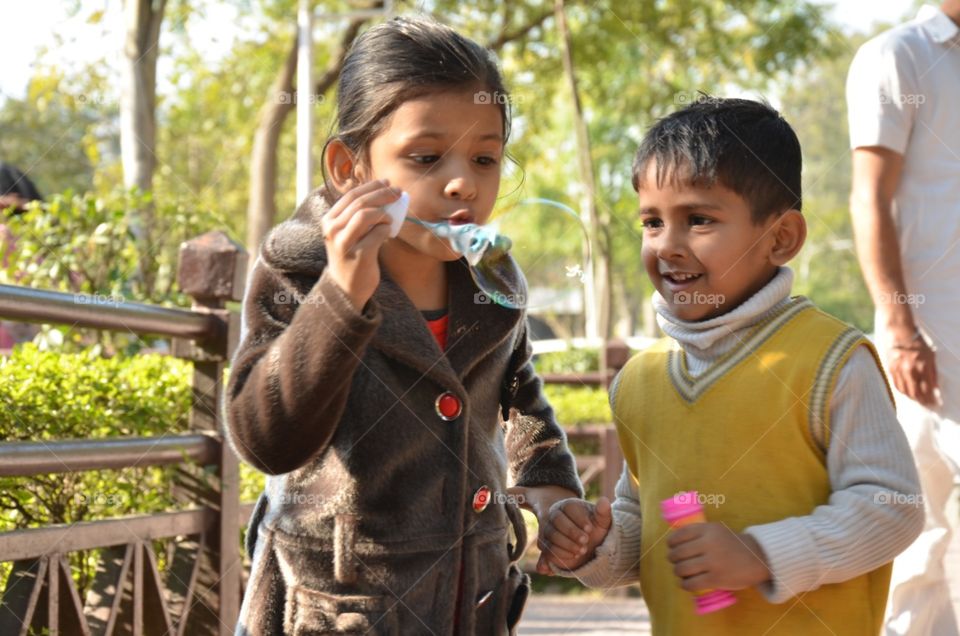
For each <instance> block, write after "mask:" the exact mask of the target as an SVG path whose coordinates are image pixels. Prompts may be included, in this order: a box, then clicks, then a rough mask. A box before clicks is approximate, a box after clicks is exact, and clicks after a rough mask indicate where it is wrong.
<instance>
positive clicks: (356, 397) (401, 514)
mask: <svg viewBox="0 0 960 636" xmlns="http://www.w3.org/2000/svg"><path fill="white" fill-rule="evenodd" d="M326 207H327V201H326V199H325V198H324V195H323V193H322V192H320V191H318V192H317V193H314V194H313V195H311V197H310V198H309V199H308V201H307V202H306V203H305V204H304V205H303V206H301V208H300V209H299V210H298V212H297V214H296V215H295V216H294V218H293V219H291V220H289V221H287V222H285V223H282V224H280V225H279V226H277V227H276V228H275V229H274V230H273V231H272V232H271V233H270V234H269V235H268V237H267V239H266V240H265V242H264V245H263V249H262V251H261V258H260V259H259V260H258V262H257V264H256V265H255V267H254V270H253V273H252V276H251V283H250V288H249V290H248V293H247V297H246V300H245V302H244V312H245V315H244V317H245V332H246V334H245V337H244V338H243V341H242V343H241V345H240V348H239V350H238V351H237V354H236V356H235V358H234V360H233V367H232V372H231V377H230V383H229V386H228V387H227V399H226V409H227V433H228V438H229V440H230V442H231V444H232V446H233V448H234V449H235V450H236V452H237V453H238V454H239V456H240V457H242V458H243V459H244V460H246V461H247V462H249V463H250V464H252V465H253V466H254V467H256V468H257V469H259V470H261V471H264V472H266V473H268V474H270V475H272V476H271V477H270V478H269V479H268V484H267V488H266V491H265V493H264V495H263V496H261V498H260V501H259V502H258V505H257V510H256V512H255V513H254V518H253V519H252V520H251V524H250V531H249V535H248V549H249V550H250V551H251V553H252V556H253V567H252V571H251V575H250V580H249V585H248V588H247V593H246V596H245V598H244V602H243V609H242V611H241V617H240V623H239V625H238V626H237V634H240V635H246V636H251V635H257V636H260V635H262V634H297V635H306V634H310V635H313V634H341V633H370V634H430V633H432V634H451V633H454V625H458V629H457V631H458V632H459V633H461V634H483V635H484V636H486V635H489V634H506V633H510V632H512V631H513V627H514V625H515V624H516V621H517V620H518V619H519V614H520V612H521V611H522V608H523V602H524V601H525V599H526V594H527V592H528V591H529V581H528V578H527V577H526V575H524V574H522V573H521V572H520V571H519V570H518V568H517V567H516V564H515V561H516V560H517V559H518V558H519V556H520V552H521V550H522V547H523V546H524V545H525V540H526V533H525V531H524V526H523V521H522V518H521V516H520V513H519V509H518V508H517V506H516V505H514V502H513V501H512V498H510V497H508V496H507V495H506V489H507V486H508V480H509V482H510V484H514V483H515V484H517V485H520V486H539V485H558V486H562V487H565V488H568V489H570V490H573V491H575V492H578V493H579V492H582V488H581V486H580V482H579V479H578V477H577V473H576V471H575V466H574V461H573V457H572V456H571V455H570V453H569V451H568V449H567V445H566V438H565V436H564V434H563V431H562V430H561V429H560V427H559V426H558V425H557V423H556V421H555V419H554V415H553V411H552V410H551V408H550V406H549V405H548V404H547V402H546V400H545V399H544V396H543V392H542V383H541V381H540V379H539V378H538V377H537V375H536V373H535V372H534V369H533V366H532V364H531V360H530V357H531V353H530V346H529V344H528V341H527V335H526V320H525V317H524V314H523V312H521V311H517V310H510V309H505V308H503V307H500V306H497V305H496V304H482V303H480V304H478V303H477V302H476V301H475V297H474V294H475V293H476V292H477V291H478V290H477V288H476V286H475V285H474V283H473V281H472V279H471V277H470V274H469V272H468V270H467V266H466V263H465V262H464V261H463V260H460V261H455V262H451V263H449V264H448V280H449V289H450V292H449V303H448V309H449V320H450V323H449V334H448V346H447V350H446V351H445V352H443V351H441V350H440V348H439V346H438V345H437V343H436V341H435V339H434V338H433V336H432V334H431V333H430V331H429V330H428V328H427V325H426V322H425V321H424V319H423V317H422V315H421V314H420V312H419V311H417V309H416V308H415V307H414V306H413V304H412V303H411V302H410V300H409V299H408V297H407V296H406V294H404V292H403V291H402V290H401V289H400V288H399V287H398V286H397V285H396V284H395V283H393V282H392V281H391V280H390V279H389V277H388V276H386V275H384V276H383V277H382V278H383V280H382V281H381V283H380V285H379V287H378V288H377V290H376V292H375V293H374V296H373V298H372V299H371V301H370V302H369V303H368V304H367V306H366V307H365V308H364V310H363V312H362V313H360V312H357V311H356V310H355V309H354V308H353V306H352V305H351V303H350V301H349V300H348V299H347V297H346V295H345V294H344V292H343V291H342V290H341V289H340V288H339V287H338V286H337V285H336V284H335V283H334V282H333V281H332V280H331V279H330V278H329V276H327V275H324V268H325V265H326V252H325V249H324V242H323V237H322V234H321V232H320V222H319V218H320V215H322V214H323V212H324V211H325V210H326ZM523 285H524V283H523V281H522V279H517V280H516V288H517V292H518V293H522V292H523V291H524V290H523ZM445 392H449V393H452V394H453V395H454V396H456V397H457V399H458V400H459V401H460V403H461V404H462V412H461V414H460V415H459V417H457V418H456V419H454V420H453V421H445V420H444V419H442V418H441V417H440V416H439V415H438V413H437V411H436V407H435V404H436V400H437V398H438V396H440V395H441V394H443V393H445ZM503 415H506V416H507V419H506V421H504V418H503ZM481 486H487V487H488V488H489V490H490V491H491V493H492V498H491V501H490V503H489V505H488V506H487V507H486V509H484V510H483V511H482V512H476V511H475V510H474V506H473V502H474V495H475V492H476V491H477V490H478V489H479V488H480V487H481ZM458 589H461V590H462V591H461V598H460V600H459V603H458V598H457V596H458ZM458 605H459V607H460V611H459V615H458V616H455V614H456V613H457V612H456V608H457V607H458Z"/></svg>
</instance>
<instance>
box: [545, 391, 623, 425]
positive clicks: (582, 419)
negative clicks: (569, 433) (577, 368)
mask: <svg viewBox="0 0 960 636" xmlns="http://www.w3.org/2000/svg"><path fill="white" fill-rule="evenodd" d="M544 393H545V394H546V396H547V400H549V402H550V405H551V406H553V410H554V411H555V412H556V415H557V421H558V422H560V424H561V425H562V426H568V427H569V426H578V425H580V424H603V423H609V422H612V421H613V415H612V414H611V412H610V402H609V400H608V398H607V390H606V389H604V388H602V387H588V386H563V385H550V384H548V385H547V386H546V387H544Z"/></svg>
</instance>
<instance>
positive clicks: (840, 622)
mask: <svg viewBox="0 0 960 636" xmlns="http://www.w3.org/2000/svg"><path fill="white" fill-rule="evenodd" d="M860 345H866V346H867V347H868V348H869V349H870V351H871V352H872V353H873V355H874V357H875V358H876V356H877V354H876V351H875V350H874V348H873V346H872V345H871V344H870V343H869V341H867V340H866V338H864V337H863V335H862V334H861V333H860V332H859V331H857V330H856V329H854V328H852V327H850V326H849V325H847V324H845V323H843V322H841V321H840V320H838V319H836V318H833V317H832V316H829V315H827V314H825V313H823V312H822V311H820V310H819V309H817V308H816V307H815V306H814V305H813V304H812V303H811V302H810V301H809V300H807V299H805V298H802V297H797V298H794V299H792V300H791V301H790V302H789V303H788V304H787V305H786V306H785V307H784V308H783V310H782V311H780V312H778V313H777V314H776V315H774V316H772V317H771V318H769V319H767V320H766V321H764V322H763V323H761V324H759V325H757V326H756V327H755V328H754V329H753V331H752V332H751V333H750V335H748V336H747V337H746V338H744V342H743V343H742V344H741V346H739V347H737V348H735V349H734V350H733V351H731V352H730V353H728V354H727V355H726V356H724V357H723V358H722V359H721V360H719V361H717V362H716V363H715V364H714V365H713V366H712V367H711V368H710V369H708V370H707V371H706V372H704V373H703V374H702V375H700V376H699V377H697V378H696V379H694V378H692V377H690V375H689V374H688V373H687V370H686V364H685V358H684V355H683V351H682V350H681V349H680V347H679V345H677V344H676V343H675V342H674V341H673V340H670V339H664V340H662V341H660V342H659V343H657V344H655V345H654V346H652V347H651V348H649V349H648V350H646V351H644V352H643V353H641V354H639V355H637V356H635V357H634V358H633V359H631V360H630V362H629V363H628V364H627V365H626V367H624V370H623V372H622V376H621V379H620V382H619V385H618V389H617V392H616V395H615V399H614V420H615V421H616V423H617V431H618V434H619V438H620V446H621V448H622V449H623V452H624V456H625V458H626V460H627V464H628V466H629V469H630V472H631V474H632V476H633V478H634V479H635V480H636V481H637V486H638V491H639V493H640V505H641V510H642V515H643V516H642V532H643V534H642V539H641V543H642V546H641V547H642V555H643V556H642V557H641V560H640V581H641V586H642V588H643V595H644V598H645V599H646V602H647V605H648V607H649V609H650V616H651V619H652V624H653V634H654V635H663V636H668V635H669V636H686V635H696V636H700V635H702V634H703V635H713V634H718V635H719V634H738V635H739V634H768V635H773V634H796V635H798V636H801V635H802V636H807V635H810V634H841V633H842V634H845V635H847V636H850V635H855V634H863V635H864V636H866V635H869V636H876V634H878V633H880V626H881V622H882V619H883V611H884V606H885V603H886V597H887V590H888V586H889V580H890V565H889V564H888V565H886V566H883V567H880V568H878V569H876V570H874V571H872V572H869V573H867V574H864V575H862V576H859V577H857V578H855V579H852V580H849V581H846V582H844V583H838V584H831V585H823V586H821V587H820V588H819V589H816V590H813V591H810V592H805V593H802V594H798V595H796V596H794V597H793V598H791V599H790V600H789V601H787V602H786V603H783V604H778V605H774V604H771V603H769V602H767V601H766V600H765V599H764V598H763V596H762V595H761V594H760V593H759V592H758V591H757V590H755V589H746V590H739V591H737V592H735V594H736V596H737V604H736V605H734V606H732V607H729V608H727V609H724V610H721V611H718V612H715V613H712V614H707V615H704V616H698V615H697V614H696V613H695V611H694V602H693V599H692V597H691V595H690V594H689V593H688V592H685V591H684V590H683V589H681V588H680V587H679V584H678V580H677V578H676V576H675V575H674V574H673V571H672V567H671V564H670V563H669V562H668V561H667V545H666V537H667V535H668V534H669V528H668V526H667V524H666V522H664V521H663V518H662V517H661V513H660V501H661V500H663V499H667V498H668V497H671V496H673V495H675V494H676V493H678V492H681V491H686V490H697V491H698V492H699V493H700V495H701V497H702V501H703V502H704V503H705V505H704V511H705V513H706V516H707V520H708V521H718V522H722V523H724V524H726V525H727V526H728V527H729V528H731V529H732V530H734V531H735V532H741V531H743V530H744V529H745V528H747V527H748V526H752V525H758V524H764V523H770V522H774V521H778V520H781V519H785V518H788V517H795V516H804V515H808V514H810V513H811V512H812V511H813V510H814V508H816V507H817V506H818V505H822V504H826V503H827V501H828V499H829V497H830V492H831V491H830V481H829V476H828V474H827V468H826V449H825V448H824V447H823V446H822V445H821V444H820V443H818V442H817V439H821V440H829V431H830V403H829V401H830V396H831V395H832V394H833V389H834V385H835V384H836V379H837V375H838V372H839V370H840V369H841V368H842V367H843V365H844V364H845V363H846V361H847V359H848V358H849V356H850V355H851V354H852V353H853V351H854V350H855V349H856V347H858V346H860ZM877 364H878V365H879V360H878V361H877ZM888 390H889V387H888ZM811 558H815V555H811Z"/></svg>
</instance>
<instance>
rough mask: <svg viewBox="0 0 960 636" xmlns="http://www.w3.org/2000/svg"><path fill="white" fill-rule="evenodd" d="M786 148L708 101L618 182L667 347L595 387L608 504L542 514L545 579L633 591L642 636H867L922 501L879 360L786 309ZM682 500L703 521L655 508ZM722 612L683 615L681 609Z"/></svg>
mask: <svg viewBox="0 0 960 636" xmlns="http://www.w3.org/2000/svg"><path fill="white" fill-rule="evenodd" d="M800 171H801V152H800V144H799V142H798V140H797V137H796V135H795V134H794V132H793V130H792V129H791V128H790V126H789V124H787V122H786V121H785V120H784V119H783V118H782V117H781V116H780V115H779V113H777V112H776V111H775V110H773V109H772V108H770V107H769V106H768V105H766V104H762V103H759V102H754V101H749V100H740V99H714V98H705V99H703V100H701V101H699V102H698V103H695V104H692V105H690V106H689V107H687V108H685V109H683V110H681V111H678V112H676V113H674V114H672V115H670V116H669V117H666V118H665V119H662V120H660V121H659V122H658V123H657V124H655V125H654V126H653V128H652V129H651V130H650V131H649V132H648V134H647V136H646V137H645V139H644V141H643V143H642V144H641V147H640V149H639V151H638V153H637V156H636V158H635V160H634V165H633V185H634V188H635V189H636V190H637V192H638V194H639V199H640V218H641V219H642V222H643V228H644V229H643V245H642V249H641V254H642V258H643V262H644V265H645V267H646V270H647V274H648V275H649V277H650V280H651V281H652V282H653V285H654V287H655V288H656V290H657V291H656V293H655V294H654V306H655V308H656V310H657V313H658V321H659V323H660V326H661V328H662V329H663V330H664V332H665V333H666V334H667V335H668V336H669V337H668V338H665V339H663V340H662V341H660V342H659V343H658V344H656V345H654V346H652V347H651V348H649V349H647V350H646V351H644V352H642V353H640V354H639V355H637V356H635V357H634V358H633V359H632V360H631V361H630V362H629V363H628V364H627V365H626V366H625V367H624V369H623V370H622V371H621V373H620V374H619V375H618V376H617V378H616V379H615V380H614V382H613V383H612V385H611V391H610V400H611V406H612V409H613V413H614V420H615V422H616V426H617V430H618V433H619V438H620V444H621V447H622V449H623V452H624V457H625V458H626V461H625V466H624V472H623V476H622V477H621V479H620V482H619V483H618V485H617V488H616V495H617V496H616V500H615V501H614V502H613V504H612V506H611V503H610V502H609V501H608V500H606V499H605V498H601V499H600V500H599V501H598V502H597V504H596V505H594V504H591V503H588V502H586V501H583V500H580V499H568V500H565V501H561V502H558V503H557V504H555V505H554V506H553V508H552V510H551V514H550V521H549V523H548V524H545V525H544V526H543V527H541V529H540V536H539V540H538V541H539V545H540V548H541V551H542V557H541V561H540V564H539V565H538V567H539V569H540V571H541V572H543V573H548V572H550V571H551V570H552V571H553V572H555V573H558V574H562V575H566V576H576V577H578V578H579V579H580V580H581V581H583V582H584V583H586V584H588V585H591V586H596V587H613V586H616V585H624V584H628V583H631V582H635V581H639V582H640V585H641V589H642V591H643V594H644V597H645V599H646V602H647V605H648V606H649V609H650V616H651V621H652V625H653V633H654V634H655V635H659V634H663V635H671V636H674V635H686V634H691V635H693V634H697V635H699V634H797V635H801V634H802V635H804V636H806V635H808V634H819V633H823V634H864V635H876V634H878V633H879V631H880V624H881V620H882V617H883V610H884V603H885V600H886V594H887V587H888V583H889V576H890V562H891V561H892V559H893V557H894V556H895V555H896V554H897V553H898V552H900V551H901V550H903V549H904V548H906V547H907V546H908V545H909V544H910V543H911V542H912V540H913V539H914V538H915V537H916V536H917V534H918V533H919V532H920V530H921V528H922V526H923V499H922V495H921V494H920V488H919V481H918V478H917V472H916V468H915V466H914V463H913V459H912V457H911V454H910V449H909V447H908V445H907V442H906V439H905V437H904V435H903V432H902V431H901V429H900V426H899V425H898V423H897V420H896V415H895V413H894V410H893V403H892V400H891V397H890V393H889V388H888V386H887V384H886V380H885V378H884V376H883V373H882V371H881V369H880V365H879V363H878V361H877V357H876V352H875V351H874V349H873V346H872V345H871V344H870V342H869V341H868V340H866V338H864V336H863V335H862V334H861V333H860V332H859V331H857V330H856V329H854V328H852V327H850V326H849V325H847V324H845V323H843V322H842V321H840V320H838V319H836V318H833V317H832V316H829V315H828V314H826V313H824V312H822V311H820V310H819V309H817V308H816V307H815V306H814V305H813V304H812V303H811V302H810V301H809V300H807V299H805V298H802V297H791V296H790V288H791V284H792V280H793V274H792V272H791V271H790V269H789V268H787V267H786V264H787V263H788V262H789V261H790V260H791V259H792V258H793V257H794V256H795V255H796V254H797V253H798V252H799V251H800V248H801V247H802V246H803V243H804V240H805V238H806V222H805V220H804V217H803V215H802V214H801V211H800V210H801V196H800V190H801V188H800ZM693 490H695V491H697V492H698V493H699V497H700V502H701V503H702V504H705V508H706V517H707V522H706V523H696V524H693V525H688V526H686V527H683V528H680V529H675V530H674V529H671V528H670V527H669V526H668V525H667V523H666V521H664V520H663V518H662V516H661V514H660V502H661V501H663V500H665V499H669V498H671V497H673V496H674V495H676V494H677V493H679V492H683V491H693ZM710 589H722V590H734V591H735V595H736V597H737V602H736V604H734V605H733V606H731V607H727V608H725V609H722V610H719V611H715V612H710V613H705V614H698V613H697V612H696V611H695V606H694V602H693V593H697V592H703V591H704V590H710Z"/></svg>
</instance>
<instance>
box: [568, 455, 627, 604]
mask: <svg viewBox="0 0 960 636" xmlns="http://www.w3.org/2000/svg"><path fill="white" fill-rule="evenodd" d="M615 492H616V499H614V502H613V524H612V525H611V526H610V531H609V532H608V533H607V537H606V539H604V541H603V543H601V544H600V545H599V546H597V549H596V553H595V556H594V558H593V559H591V560H590V561H587V562H586V563H585V564H584V565H583V566H581V567H579V568H577V569H576V570H562V569H560V568H557V567H556V566H554V565H552V564H551V569H552V570H553V573H554V574H558V575H560V576H565V577H570V578H577V579H579V581H580V582H581V583H583V584H584V585H586V586H588V587H599V588H610V587H619V586H621V585H629V584H631V583H636V582H638V581H639V580H640V529H641V524H640V500H639V496H638V494H637V488H636V484H635V483H634V481H633V478H632V477H631V476H630V471H629V470H628V469H627V464H626V462H624V464H623V472H622V473H621V474H620V479H619V480H618V481H617V486H616V489H615Z"/></svg>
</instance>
